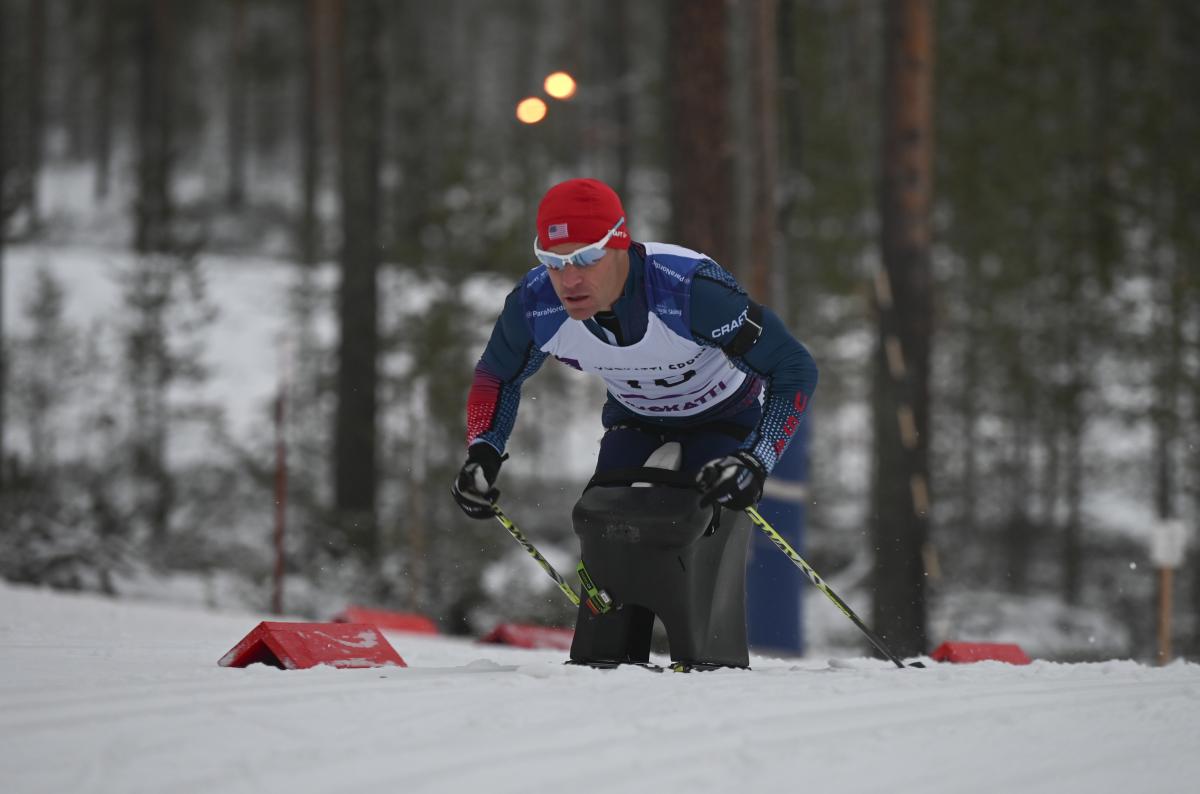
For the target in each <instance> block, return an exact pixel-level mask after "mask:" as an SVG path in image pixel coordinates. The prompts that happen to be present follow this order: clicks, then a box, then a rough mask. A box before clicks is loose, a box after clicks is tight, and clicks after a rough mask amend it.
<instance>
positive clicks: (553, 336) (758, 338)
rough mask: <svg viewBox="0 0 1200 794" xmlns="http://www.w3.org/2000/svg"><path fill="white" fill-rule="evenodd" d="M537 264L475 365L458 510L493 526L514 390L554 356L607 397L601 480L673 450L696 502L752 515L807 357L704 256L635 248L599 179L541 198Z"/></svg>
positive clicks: (789, 427) (795, 413)
mask: <svg viewBox="0 0 1200 794" xmlns="http://www.w3.org/2000/svg"><path fill="white" fill-rule="evenodd" d="M534 254H535V256H536V257H537V260H538V262H539V265H538V266H537V267H535V268H533V269H532V270H530V271H529V272H528V273H526V274H525V276H524V278H522V279H521V281H520V282H519V283H518V284H517V286H516V287H515V288H514V289H513V291H512V292H510V293H509V294H508V297H507V298H506V300H505V303H504V310H503V311H502V312H501V314H500V317H499V319H498V320H497V321H496V325H495V328H494V329H493V331H492V335H491V339H490V340H489V341H488V344H487V347H486V349H485V350H484V352H483V356H482V358H481V359H480V360H479V363H478V365H477V366H476V368H475V379H474V382H473V384H472V386H471V391H470V394H469V396H468V399H467V445H468V446H467V461H466V463H464V464H463V467H462V469H461V471H460V472H459V474H458V477H457V478H456V479H455V481H454V485H453V488H452V493H453V496H454V498H455V500H456V501H457V502H458V504H459V506H460V507H461V508H462V509H463V511H464V512H465V513H466V514H467V515H468V516H471V517H472V518H491V517H492V516H493V515H494V513H493V510H492V506H493V504H494V502H495V500H496V497H497V495H498V491H497V490H496V489H495V487H494V486H495V483H496V478H497V475H498V473H499V471H500V465H501V462H502V461H503V459H504V457H505V456H504V448H505V444H506V443H507V441H508V437H509V434H510V433H511V432H512V429H513V425H514V423H515V421H516V417H517V407H518V404H519V403H520V399H521V384H522V383H523V382H524V381H525V379H526V378H528V377H529V376H530V375H532V374H533V373H534V372H536V371H537V370H538V368H539V367H541V365H542V362H544V361H545V360H546V359H547V358H548V357H550V356H554V357H555V358H557V359H558V360H559V361H561V362H563V363H564V364H566V365H567V366H570V367H574V368H575V369H578V370H582V371H584V372H593V373H596V374H598V375H599V376H600V377H601V378H602V379H603V380H604V382H605V384H606V386H607V387H608V400H607V402H606V403H605V405H604V409H603V411H602V415H601V422H602V424H603V426H604V428H605V433H604V436H603V438H602V439H601V442H600V449H599V454H598V457H597V461H596V475H597V476H599V475H602V474H604V473H605V472H609V471H615V470H618V469H629V468H636V467H639V466H642V465H643V464H644V463H645V461H646V460H647V458H648V457H649V456H650V455H651V453H653V452H654V451H655V450H656V449H658V448H659V447H660V446H662V445H663V444H664V443H666V442H671V441H675V442H678V443H679V444H680V448H681V452H682V458H681V460H680V467H679V470H680V471H681V472H683V473H686V474H691V475H694V476H695V479H696V483H697V488H698V489H699V490H700V493H701V499H700V504H701V505H702V506H708V505H711V504H713V503H716V504H718V505H721V506H722V507H725V508H728V509H730V510H742V509H744V508H746V507H750V506H752V505H754V504H756V503H757V502H758V500H759V498H760V497H761V496H762V490H763V483H764V481H765V480H766V478H767V475H768V474H770V472H771V469H772V468H773V467H774V465H775V463H776V461H778V460H779V458H780V456H781V455H782V454H783V452H784V450H785V449H787V446H788V443H789V442H790V441H791V439H792V436H793V434H794V433H795V430H796V428H797V426H798V425H799V423H800V421H801V419H802V417H803V416H804V414H805V411H806V409H807V407H808V402H809V400H810V399H811V397H812V395H813V390H814V389H815V388H816V385H817V367H816V364H815V362H814V361H813V358H812V356H811V355H810V354H809V352H808V350H806V349H805V347H804V346H803V345H802V344H801V343H800V342H798V341H797V340H796V339H795V338H794V337H793V336H792V335H791V333H789V332H788V330H787V328H785V327H784V325H783V323H782V322H781V321H780V319H779V317H778V316H776V315H775V313H774V312H772V311H771V310H770V309H767V308H765V307H763V306H760V305H759V304H757V303H755V302H754V301H752V300H750V298H749V296H748V295H747V294H746V292H745V291H744V290H743V289H742V288H741V287H740V286H739V285H738V283H737V281H735V280H734V278H733V277H732V276H731V275H729V273H727V272H726V271H725V270H724V269H722V268H721V266H720V265H718V264H717V263H716V262H714V261H713V260H712V259H710V258H709V257H707V256H705V255H704V254H701V253H698V252H696V251H692V250H690V249H687V248H683V247H680V246H677V245H670V244H666V243H651V242H646V243H641V242H634V241H632V240H631V238H630V236H629V232H628V227H627V224H626V219H625V211H624V209H623V208H622V206H621V200H620V198H618V196H617V194H616V193H615V192H613V190H612V189H611V188H610V187H608V186H607V185H605V184H604V183H602V182H599V181H597V180H594V179H571V180H568V181H566V182H562V183H560V184H557V185H555V186H554V187H552V188H551V189H550V190H549V191H548V192H547V193H546V195H545V196H544V197H543V198H542V201H541V204H540V205H539V207H538V212H537V236H536V238H535V239H534ZM577 661H584V662H586V661H589V660H586V659H580V660H577Z"/></svg>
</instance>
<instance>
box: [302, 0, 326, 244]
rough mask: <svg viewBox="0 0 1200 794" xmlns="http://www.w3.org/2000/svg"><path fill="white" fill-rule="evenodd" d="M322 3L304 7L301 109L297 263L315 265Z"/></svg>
mask: <svg viewBox="0 0 1200 794" xmlns="http://www.w3.org/2000/svg"><path fill="white" fill-rule="evenodd" d="M321 7H322V3H321V0H307V2H306V3H305V5H304V22H305V24H304V31H305V35H304V90H303V91H302V92H301V93H302V101H301V106H300V136H301V137H300V152H301V155H300V158H301V173H302V184H301V202H300V206H301V210H300V261H301V262H303V263H304V264H306V265H314V264H316V262H317V258H318V256H319V254H318V248H319V246H320V244H321V238H320V228H319V219H318V217H317V190H318V188H319V186H320V179H321V129H320V116H321V63H322V60H321V30H322V26H321V22H322V14H321Z"/></svg>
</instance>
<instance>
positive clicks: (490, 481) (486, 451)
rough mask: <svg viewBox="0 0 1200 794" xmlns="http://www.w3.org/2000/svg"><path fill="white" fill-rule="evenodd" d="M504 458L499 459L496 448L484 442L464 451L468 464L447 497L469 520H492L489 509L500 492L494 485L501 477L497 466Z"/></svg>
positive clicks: (492, 512)
mask: <svg viewBox="0 0 1200 794" xmlns="http://www.w3.org/2000/svg"><path fill="white" fill-rule="evenodd" d="M507 457H508V456H507V455H504V456H503V457H502V456H501V455H500V453H499V452H497V451H496V448H495V447H493V446H492V445H491V444H488V443H486V442H480V443H477V444H472V445H471V446H470V448H468V449H467V462H466V463H464V464H463V467H462V469H460V470H459V472H458V476H457V477H455V478H454V485H452V486H451V487H450V495H451V496H453V497H454V501H456V502H458V506H459V507H460V508H462V511H463V512H464V513H466V514H467V515H468V516H470V517H471V518H491V517H492V516H493V515H495V511H494V510H493V509H492V506H493V505H494V504H496V499H497V498H498V497H499V496H500V491H499V490H497V489H496V488H494V487H493V485H494V484H495V482H496V477H497V476H498V475H499V474H500V464H501V463H503V462H504V459H505V458H507Z"/></svg>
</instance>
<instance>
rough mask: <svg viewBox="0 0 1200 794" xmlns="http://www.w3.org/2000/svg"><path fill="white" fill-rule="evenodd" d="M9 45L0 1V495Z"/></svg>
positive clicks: (0, 474)
mask: <svg viewBox="0 0 1200 794" xmlns="http://www.w3.org/2000/svg"><path fill="white" fill-rule="evenodd" d="M7 48H8V4H7V3H4V2H0V496H3V495H4V492H5V488H6V485H7V483H6V478H5V476H4V474H5V468H6V460H7V456H8V447H7V446H6V444H5V431H6V429H7V419H8V403H7V399H6V396H7V395H8V334H7V333H6V332H5V328H4V325H5V324H4V301H5V296H4V284H5V275H4V245H5V243H6V242H7V240H8V141H9V137H8V132H9V130H8V105H7V104H6V102H7V99H8V96H7V91H6V90H5V89H6V88H7V87H8V85H7V83H8V69H6V68H5V67H6V65H7V64H6V63H5V58H4V53H5V52H6V51H7Z"/></svg>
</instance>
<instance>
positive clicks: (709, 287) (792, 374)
mask: <svg viewBox="0 0 1200 794" xmlns="http://www.w3.org/2000/svg"><path fill="white" fill-rule="evenodd" d="M749 307H750V297H749V296H748V295H747V294H746V292H745V291H744V290H743V289H742V288H741V287H740V286H739V285H738V283H737V281H735V280H734V278H733V277H732V276H730V275H729V274H728V273H727V272H725V270H723V269H722V268H721V267H720V266H719V265H717V264H716V263H713V262H707V263H705V264H704V265H703V266H702V267H701V269H700V270H698V271H697V273H696V276H695V277H694V278H693V280H692V296H691V329H692V335H693V338H695V339H696V340H697V341H698V342H700V343H701V344H709V345H716V346H717V347H721V348H725V347H726V346H727V345H728V344H729V343H730V342H731V341H732V339H733V338H734V336H735V335H736V333H737V331H738V330H739V329H740V327H741V325H742V324H743V323H744V322H745V321H746V318H747V315H748V309H749ZM761 324H762V332H761V334H759V336H758V339H757V340H756V341H755V342H754V344H753V345H752V346H751V347H750V348H749V349H748V350H746V351H745V352H744V353H743V354H742V355H737V356H734V355H731V356H730V361H732V362H733V365H734V366H735V367H737V368H738V369H740V370H742V371H743V372H745V373H746V374H748V375H751V376H754V377H759V378H762V379H763V380H765V381H766V383H767V386H766V390H765V392H764V396H763V412H762V418H761V419H759V422H758V426H757V427H755V428H754V430H753V431H752V432H751V433H750V435H749V436H747V437H746V440H745V441H744V442H742V446H741V449H744V450H747V451H749V452H750V453H751V454H753V455H754V457H756V458H758V460H760V461H762V464H763V466H765V467H766V470H767V472H770V471H771V470H772V469H773V468H775V464H776V463H777V462H778V461H779V458H780V457H781V456H782V455H783V452H784V450H786V449H787V447H788V444H790V443H791V440H792V437H793V436H794V435H795V433H796V429H797V428H798V427H799V426H800V422H801V421H803V419H804V416H805V414H806V413H807V411H808V403H809V400H810V399H811V398H812V395H813V392H814V391H815V390H816V388H817V363H816V361H814V360H813V357H812V354H810V353H809V352H808V349H807V348H806V347H805V346H804V345H803V344H801V343H800V342H799V341H798V340H797V339H796V338H795V337H794V336H792V334H791V332H790V331H788V329H787V327H786V326H784V324H783V321H782V320H780V319H779V316H778V315H776V314H775V312H773V311H771V310H770V309H768V308H766V307H762V320H761Z"/></svg>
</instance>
